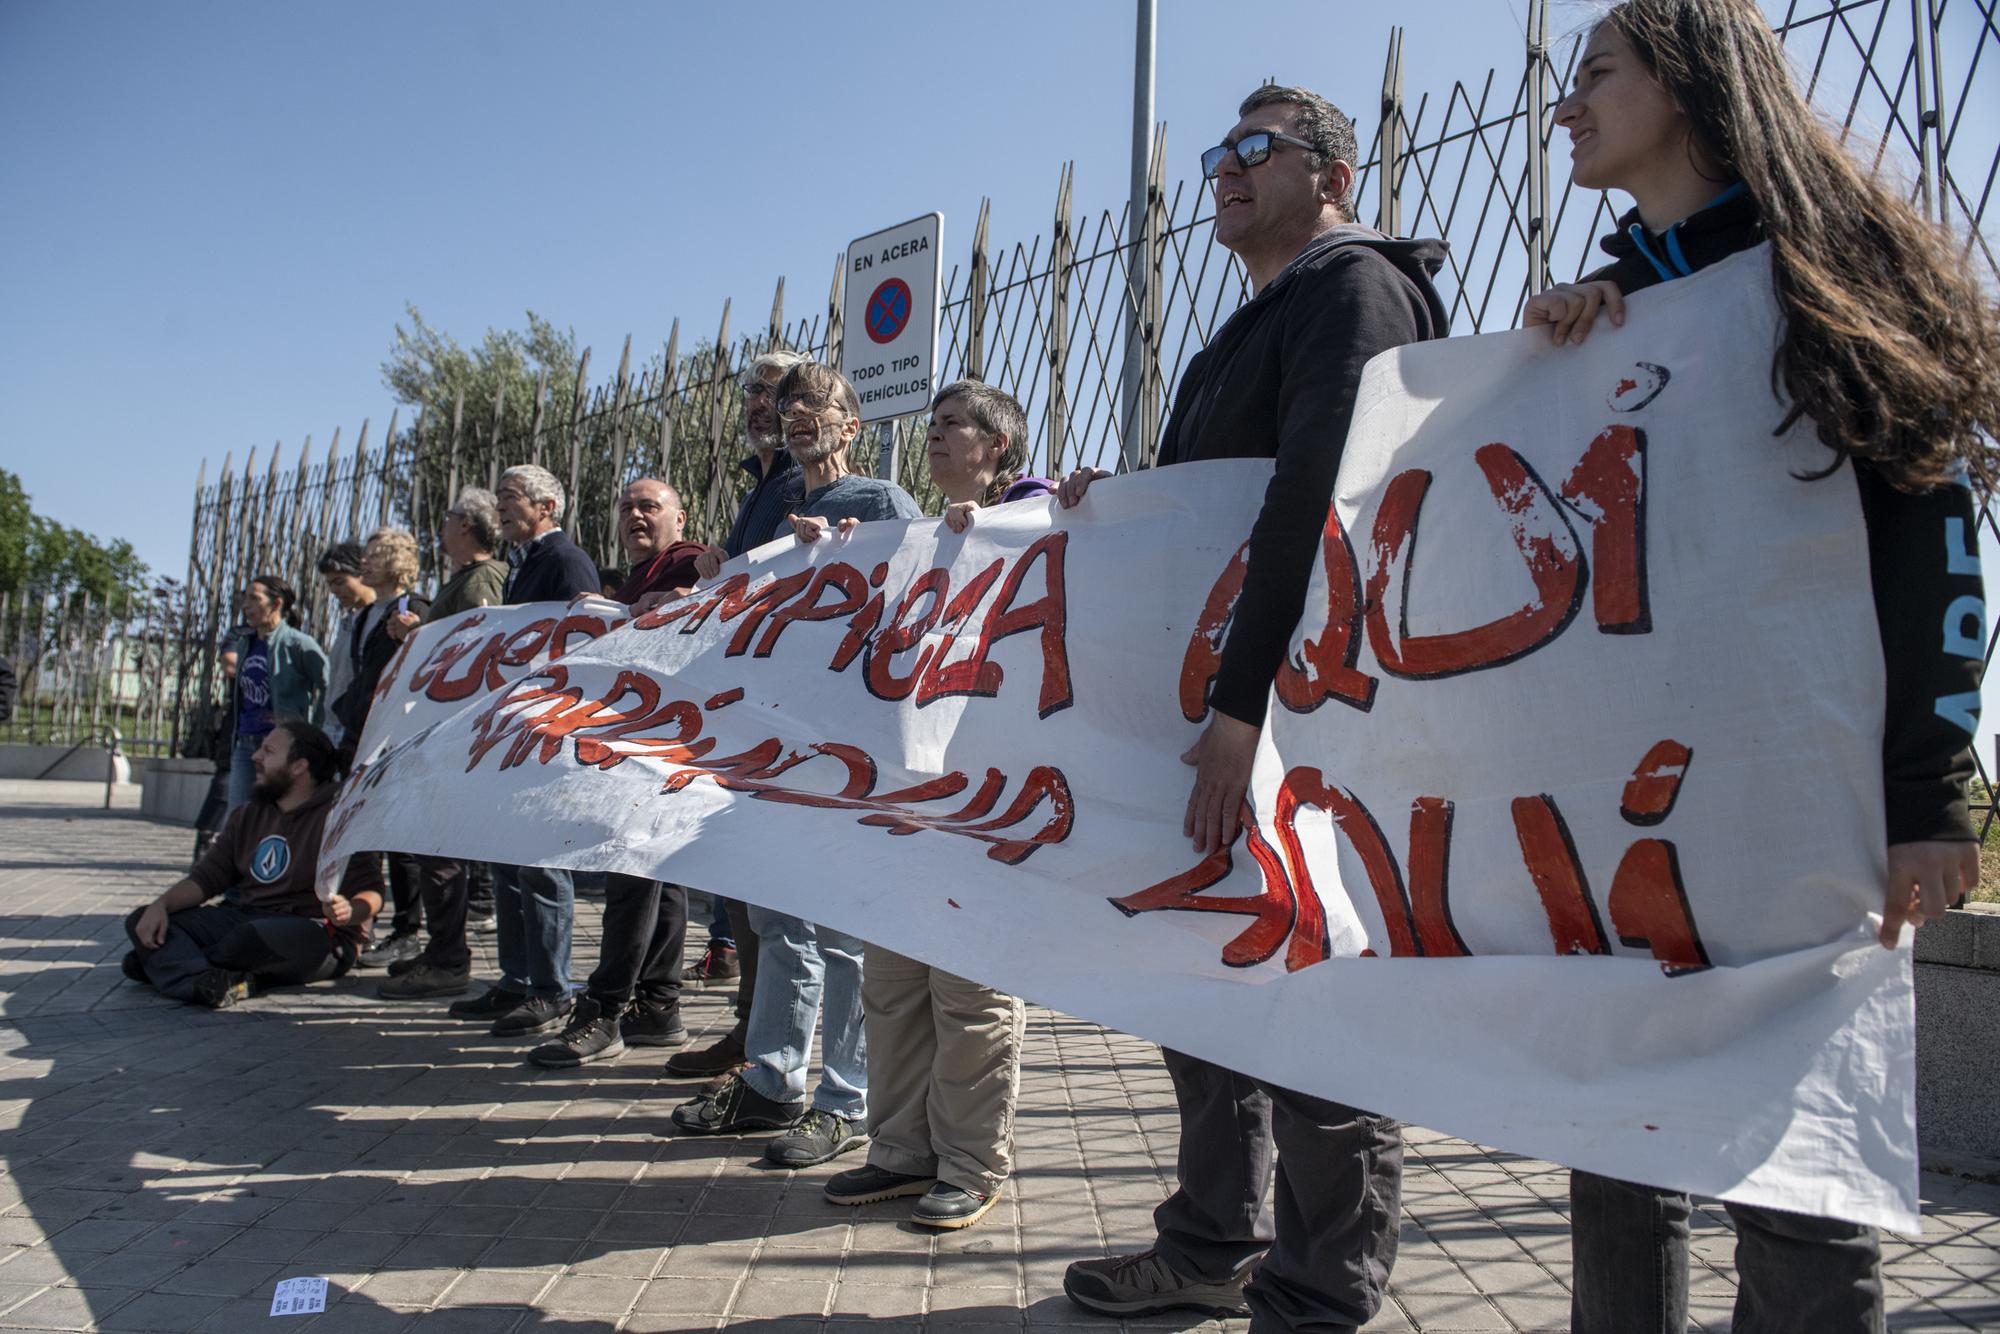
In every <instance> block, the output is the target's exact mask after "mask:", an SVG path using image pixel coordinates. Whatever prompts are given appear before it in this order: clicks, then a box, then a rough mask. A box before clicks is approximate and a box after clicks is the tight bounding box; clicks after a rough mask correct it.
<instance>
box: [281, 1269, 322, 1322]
mask: <svg viewBox="0 0 2000 1334" xmlns="http://www.w3.org/2000/svg"><path fill="white" fill-rule="evenodd" d="M325 1309H326V1280H325V1279H323V1278H286V1279H280V1280H278V1290H277V1291H276V1292H275V1293H273V1294H272V1295H271V1314H272V1315H314V1314H317V1313H318V1312H320V1311H324V1310H325Z"/></svg>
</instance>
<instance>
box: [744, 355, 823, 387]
mask: <svg viewBox="0 0 2000 1334" xmlns="http://www.w3.org/2000/svg"><path fill="white" fill-rule="evenodd" d="M811 360H812V358H811V357H808V356H806V355H805V354H803V353H800V352H787V351H786V350H785V349H783V348H781V347H774V348H772V349H771V350H770V351H769V352H766V353H764V355H762V356H760V357H758V358H757V359H756V360H755V361H753V362H751V363H750V364H749V365H748V366H745V367H744V368H743V374H741V375H739V376H737V377H736V383H737V384H739V385H746V386H747V385H749V384H751V383H752V382H753V381H757V380H773V382H774V383H775V380H774V379H773V377H772V376H771V374H770V372H772V371H776V372H777V373H778V374H777V376H776V377H775V378H776V379H783V378H784V375H785V372H786V371H788V370H790V369H791V368H792V367H794V366H796V365H798V364H799V363H800V362H802V361H811Z"/></svg>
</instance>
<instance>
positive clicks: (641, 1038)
mask: <svg viewBox="0 0 2000 1334" xmlns="http://www.w3.org/2000/svg"><path fill="white" fill-rule="evenodd" d="M618 1029H619V1031H620V1032H621V1033H623V1034H624V1035H625V1041H626V1042H627V1043H629V1044H630V1045H632V1046H634V1047H682V1046H686V1045H687V1040H688V1031H687V1025H686V1024H684V1023H682V1022H681V1007H680V1006H679V1005H651V1004H648V1003H647V1002H645V1001H642V1000H635V1001H633V1002H632V1003H631V1004H630V1005H628V1006H626V1007H625V1013H624V1014H621V1015H619V1016H618Z"/></svg>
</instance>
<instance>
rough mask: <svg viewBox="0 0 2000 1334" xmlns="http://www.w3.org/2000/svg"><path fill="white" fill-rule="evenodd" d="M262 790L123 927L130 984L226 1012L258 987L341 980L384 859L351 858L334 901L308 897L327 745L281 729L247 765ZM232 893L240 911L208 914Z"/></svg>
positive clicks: (300, 729)
mask: <svg viewBox="0 0 2000 1334" xmlns="http://www.w3.org/2000/svg"><path fill="white" fill-rule="evenodd" d="M251 764H252V765H253V767H254V768H255V770H256V774H257V782H256V786H255V787H254V788H253V789H252V792H251V798H250V800H249V801H247V802H245V803H244V804H243V805H241V806H239V807H237V808H236V809H235V810H234V811H232V812H230V814H229V821H228V823H227V824H225V825H224V826H223V827H222V832H221V833H220V834H219V835H217V836H216V839H215V842H213V843H211V844H210V845H209V848H208V851H207V853H206V854H205V855H204V856H203V857H202V859H201V860H200V861H199V862H197V863H196V864H195V867H194V869H193V870H192V871H190V872H189V873H188V875H187V877H186V878H185V879H183V880H181V881H180V882H179V883H178V884H176V885H175V886H174V887H173V888H172V889H169V890H168V891H167V892H166V893H164V894H162V895H160V897H159V898H157V899H155V900H153V901H152V902H151V903H149V904H147V905H146V906H145V907H143V908H135V909H134V910H133V911H132V913H131V915H130V916H128V917H127V918H126V919H125V934H126V935H127V936H129V937H130V938H131V940H132V949H131V951H130V952H129V953H127V954H126V956H125V975H126V976H127V977H129V978H131V979H132V980H133V981H135V982H148V983H151V984H152V985H153V987H154V988H155V989H156V990H158V991H159V993H160V994H161V995H162V996H171V997H172V998H173V999H175V1000H181V1001H189V1002H192V1003H195V1004H200V1005H206V1006H209V1007H210V1008H212V1009H218V1010H219V1009H222V1008H223V1007H224V1006H228V1005H234V1004H235V1003H236V1002H237V1001H239V1000H242V999H244V998H245V997H247V996H250V995H252V994H253V993H254V992H256V991H260V990H262V989H263V988H264V987H265V986H270V985H278V986H296V985H299V984H301V983H305V982H319V981H322V980H324V979H326V978H329V977H339V976H340V975H341V974H342V973H345V972H346V971H347V970H348V969H350V968H352V967H353V966H354V960H355V957H356V956H357V955H359V954H360V952H361V946H362V945H363V944H364V943H365V942H366V941H367V939H368V923H369V922H370V921H371V920H372V919H373V918H374V916H375V914H376V913H377V912H378V911H380V909H381V907H382V866H381V859H380V858H379V857H376V856H374V855H364V856H359V857H355V858H353V859H352V860H351V861H350V862H349V863H348V866H347V874H346V877H345V878H344V879H343V880H342V882H341V886H340V892H339V893H338V894H335V895H333V896H332V897H331V898H329V899H327V900H326V902H325V903H321V902H320V899H319V896H318V895H317V894H316V893H314V891H313V876H314V871H315V868H317V867H318V865H319V850H320V840H321V837H322V835H323V833H324V831H325V828H326V816H327V812H328V810H330V809H331V808H332V806H333V797H334V792H335V785H334V783H333V771H334V744H333V742H332V741H331V740H329V739H328V737H327V735H326V733H324V732H322V731H320V730H319V729H318V728H317V727H314V726H312V725H310V724H308V723H302V722H293V721H285V722H280V723H278V724H277V725H276V726H274V727H273V728H272V729H271V730H270V731H269V732H268V733H266V734H265V737H264V740H263V741H262V743H261V744H259V745H258V747H257V750H256V753H255V754H254V755H252V756H251ZM230 889H235V890H236V891H237V900H236V902H235V903H213V904H212V903H209V902H208V900H210V899H212V898H215V897H216V896H217V895H219V894H221V893H223V892H224V891H226V890H230Z"/></svg>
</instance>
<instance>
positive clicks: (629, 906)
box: [585, 871, 688, 1015]
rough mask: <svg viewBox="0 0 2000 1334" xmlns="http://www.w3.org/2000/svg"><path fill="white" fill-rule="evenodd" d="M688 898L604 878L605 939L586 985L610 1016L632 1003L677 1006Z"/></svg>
mask: <svg viewBox="0 0 2000 1334" xmlns="http://www.w3.org/2000/svg"><path fill="white" fill-rule="evenodd" d="M687 928H688V899H687V890H686V889H685V888H684V887H682V886H680V885H663V884H661V883H660V882H659V881H657V880H645V879H641V878H640V877H639V876H636V875H621V874H619V873H618V872H616V871H613V872H611V873H609V874H608V875H606V876H605V877H604V940H603V944H602V946H601V947H600V949H599V951H598V956H597V969H596V971H595V972H593V973H591V975H590V981H589V983H588V984H587V986H586V987H585V990H586V991H588V992H589V994H590V997H591V999H593V1000H595V1001H596V1002H597V1003H598V1004H600V1005H602V1006H603V1007H604V1012H605V1013H606V1014H611V1015H615V1014H617V1013H619V1012H620V1011H621V1010H623V1009H624V1008H625V1007H626V1006H627V1005H629V1004H631V1003H632V1002H633V1001H634V1000H638V1001H643V1002H644V1003H645V1004H647V1005H649V1006H652V1007H654V1008H656V1009H665V1008H668V1007H671V1006H675V1005H678V1004H680V999H681V967H682V959H681V956H682V954H683V953H684V952H685V951H686V949H687Z"/></svg>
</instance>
